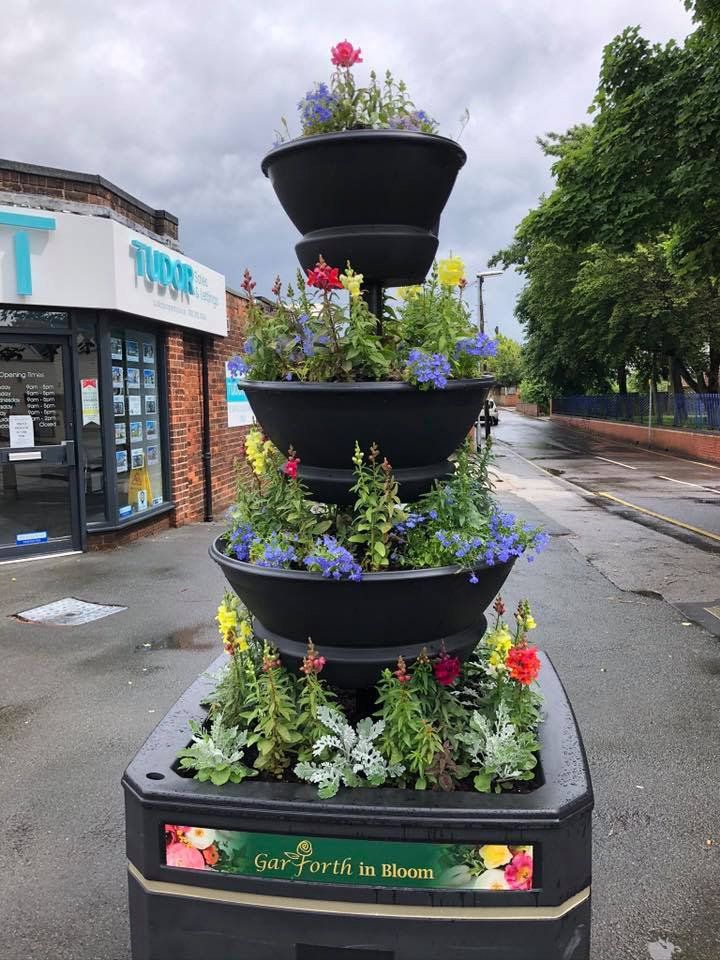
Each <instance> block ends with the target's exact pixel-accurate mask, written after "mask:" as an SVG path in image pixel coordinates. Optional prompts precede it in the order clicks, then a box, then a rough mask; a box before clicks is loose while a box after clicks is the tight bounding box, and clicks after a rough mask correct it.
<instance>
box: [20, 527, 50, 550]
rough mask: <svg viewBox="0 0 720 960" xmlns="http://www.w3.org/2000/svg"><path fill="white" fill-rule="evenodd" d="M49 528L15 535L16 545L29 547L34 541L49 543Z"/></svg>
mask: <svg viewBox="0 0 720 960" xmlns="http://www.w3.org/2000/svg"><path fill="white" fill-rule="evenodd" d="M47 541H48V535H47V530H36V531H35V532H34V533H18V534H17V535H16V537H15V546H16V547H27V546H30V544H32V543H47Z"/></svg>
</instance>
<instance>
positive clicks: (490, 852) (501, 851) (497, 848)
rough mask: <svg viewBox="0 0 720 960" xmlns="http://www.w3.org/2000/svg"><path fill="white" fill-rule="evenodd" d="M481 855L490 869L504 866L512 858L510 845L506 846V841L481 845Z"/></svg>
mask: <svg viewBox="0 0 720 960" xmlns="http://www.w3.org/2000/svg"><path fill="white" fill-rule="evenodd" d="M480 856H481V857H482V858H483V863H484V864H485V866H486V867H487V869H488V870H495V869H497V868H498V867H504V866H505V864H506V863H510V861H511V860H512V853H510V847H506V846H505V844H504V843H486V844H485V846H483V847H480Z"/></svg>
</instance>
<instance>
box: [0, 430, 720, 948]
mask: <svg viewBox="0 0 720 960" xmlns="http://www.w3.org/2000/svg"><path fill="white" fill-rule="evenodd" d="M520 426H522V425H520ZM504 428H505V423H504V422H503V423H501V427H500V430H503V429H504ZM518 429H520V427H519V428H518ZM497 447H498V449H499V450H500V456H499V462H498V470H499V471H500V479H501V482H500V483H499V484H498V488H499V490H500V491H502V493H501V496H502V499H503V501H504V502H505V504H506V505H508V506H509V507H510V508H511V509H514V510H515V511H516V512H518V513H519V514H521V515H522V516H524V517H527V518H528V519H532V520H538V521H541V522H544V523H545V525H546V527H547V529H548V530H549V531H550V533H551V534H552V543H551V547H550V548H549V549H548V550H547V552H546V553H545V554H543V556H542V557H540V558H539V559H538V560H537V561H536V562H535V563H534V564H527V563H525V562H524V561H521V562H519V563H518V564H516V567H515V570H514V571H513V574H512V576H511V578H510V580H509V582H508V585H507V589H506V591H505V594H506V599H507V600H508V601H509V602H510V603H512V604H514V603H516V602H517V600H518V599H520V598H521V597H528V598H529V599H530V601H531V603H532V606H533V611H534V613H535V616H536V619H537V621H538V624H539V626H538V629H537V631H536V632H535V634H534V639H535V640H536V642H537V643H538V644H539V645H540V646H542V647H543V648H545V649H546V650H547V651H548V653H549V654H550V656H551V657H552V659H553V661H554V663H555V665H556V667H557V668H558V670H559V672H560V675H561V677H562V678H563V681H564V683H565V685H566V687H567V690H568V693H569V695H570V698H571V700H572V702H573V704H574V707H575V710H576V713H577V716H578V720H579V723H580V727H581V730H582V732H583V735H584V738H585V745H586V748H587V751H588V757H589V760H590V766H591V769H592V774H593V781H594V786H595V791H596V812H595V819H594V880H593V913H594V923H593V954H592V957H593V960H648V958H649V960H718V957H720V926H719V924H718V919H719V916H720V908H719V904H718V880H717V878H718V875H719V874H720V817H719V816H718V801H717V783H718V774H719V773H720V762H719V761H720V756H719V750H718V726H717V717H718V716H719V715H720V649H719V647H718V640H717V638H716V637H714V636H713V635H712V634H711V633H709V632H708V631H706V630H705V629H703V628H702V627H701V626H699V625H698V624H696V623H693V622H691V621H690V620H689V619H687V618H686V617H685V616H683V614H682V613H681V612H680V611H679V610H678V609H676V608H675V607H674V606H671V605H669V604H668V603H667V602H665V601H664V600H663V599H662V596H661V595H660V594H659V593H658V592H650V591H648V592H645V593H643V592H637V591H635V589H634V587H633V586H632V585H631V586H630V587H628V585H627V584H625V585H624V584H623V577H624V576H625V573H623V571H626V572H627V569H628V566H624V565H622V564H619V565H618V566H617V569H615V568H613V571H612V572H613V576H612V577H610V576H609V575H608V573H607V571H606V570H605V569H603V565H605V564H608V563H609V561H608V559H607V555H609V553H610V552H611V551H610V550H609V548H608V547H607V544H606V545H605V547H603V550H602V551H599V554H598V555H599V556H601V560H600V561H598V560H597V559H596V558H593V557H592V556H589V555H588V554H587V550H588V549H589V545H590V543H591V540H592V537H591V531H592V529H594V528H593V526H592V525H593V523H595V522H597V523H598V524H599V526H598V527H597V530H598V531H599V533H598V536H599V538H600V539H601V540H602V541H603V543H604V539H605V531H606V529H607V528H606V526H605V525H606V524H607V523H611V526H612V531H611V537H610V539H611V540H612V539H613V538H616V537H617V538H620V537H621V538H622V539H621V540H618V543H621V544H622V545H623V546H622V551H623V552H624V550H625V549H626V548H627V549H628V550H630V549H631V546H632V543H633V542H634V539H635V538H636V537H637V536H638V535H642V536H650V535H653V536H655V537H666V535H665V534H662V533H658V532H657V531H654V530H648V529H647V528H645V527H642V526H638V524H636V523H635V522H634V521H632V520H628V519H626V518H624V517H623V516H621V515H618V516H615V515H612V514H608V513H607V511H606V510H604V509H602V508H600V507H598V506H597V505H595V504H593V503H591V502H588V501H587V500H585V499H584V494H583V493H582V491H580V490H579V489H575V488H571V487H568V486H564V485H563V484H562V478H559V479H556V478H553V477H551V476H548V475H546V474H538V471H537V470H536V469H535V468H534V467H532V466H531V465H529V464H528V463H527V462H526V460H522V459H520V457H519V455H518V453H517V452H513V450H511V448H510V447H507V446H505V447H503V444H502V442H500V443H498V444H497ZM520 465H522V469H521V466H520ZM523 471H526V473H527V475H526V473H524V472H523ZM536 475H539V476H541V477H542V481H543V483H548V484H550V483H552V484H555V485H556V486H555V487H554V488H553V490H554V491H555V496H554V497H553V495H552V493H553V490H551V489H550V487H547V488H545V487H543V488H541V489H539V488H535V487H533V483H534V482H535V477H536ZM511 488H512V489H511ZM571 495H572V497H574V501H573V500H571ZM595 515H596V520H592V516H595ZM598 517H599V518H600V519H597V518H598ZM569 521H572V523H570V522H569ZM601 521H602V522H601ZM575 527H578V528H580V529H581V532H580V533H577V532H575V529H574V528H575ZM218 530H219V527H218V526H217V525H207V524H198V525H196V526H190V527H183V528H181V529H179V530H172V531H168V532H165V533H163V534H161V535H159V536H157V537H154V538H152V539H146V540H141V541H138V542H136V543H134V544H131V545H129V546H127V547H123V548H121V549H120V550H116V551H112V552H106V553H100V554H98V553H95V554H84V555H81V556H72V557H65V558H56V559H50V560H41V561H36V562H32V563H23V564H14V565H5V566H0V650H2V669H1V670H0V736H2V749H0V806H1V809H2V818H3V831H2V832H3V836H4V842H3V843H2V844H0V931H2V935H1V936H0V960H50V958H52V960H129V957H130V953H129V946H128V922H127V907H126V887H125V857H124V824H123V806H122V796H121V790H120V782H119V781H120V776H121V773H122V770H123V768H124V766H125V765H126V763H127V762H128V760H129V759H130V758H131V757H132V755H133V754H134V753H135V751H136V750H137V748H138V747H139V745H140V744H141V742H142V741H143V739H144V738H145V737H146V736H147V734H148V733H149V732H150V730H151V729H152V727H153V726H154V724H155V723H156V722H157V721H158V720H159V719H160V718H161V717H162V715H163V713H164V711H165V710H167V709H168V708H169V707H170V705H171V704H172V703H173V702H174V700H175V699H176V698H177V696H178V695H179V694H180V692H181V691H182V690H183V689H184V688H185V687H187V686H188V685H189V684H190V682H191V681H192V680H193V679H194V677H195V676H196V675H197V674H198V673H200V672H202V671H203V670H204V669H205V667H206V666H207V665H208V664H209V663H210V661H211V660H212V659H213V658H214V657H215V656H216V654H217V651H218V649H219V646H218V640H217V635H216V631H215V627H214V624H213V616H214V613H215V608H216V606H217V603H218V600H219V598H220V596H221V594H222V591H223V589H224V584H223V578H222V576H221V575H220V572H219V570H217V568H216V567H214V565H213V564H212V563H211V561H210V560H209V558H208V557H207V545H208V543H209V541H210V540H211V538H212V537H213V536H215V535H217V532H218ZM667 539H668V540H669V541H671V543H672V548H673V549H674V550H677V551H678V554H679V559H680V560H682V558H683V557H684V556H685V554H688V558H686V559H685V560H684V561H683V562H684V563H685V566H684V567H683V570H686V571H687V572H688V576H689V571H690V570H691V569H693V567H694V565H696V564H697V562H698V561H697V557H696V553H695V551H697V553H698V554H699V555H701V556H702V557H703V558H704V559H705V562H706V563H711V562H712V563H715V562H716V561H717V560H718V557H717V556H716V555H714V554H712V553H708V552H705V551H704V550H702V549H700V548H699V547H697V546H693V545H691V544H688V543H683V542H681V541H678V540H676V539H675V538H674V537H669V536H667ZM668 549H669V548H668ZM657 550H658V544H657V543H655V542H653V543H652V544H649V545H647V546H646V552H645V553H644V555H643V556H642V558H640V557H631V558H630V562H629V567H632V566H633V565H634V563H636V562H642V564H643V567H644V568H645V569H646V571H648V573H647V576H651V573H650V571H653V570H654V568H655V567H656V566H657V562H658V561H657V558H658V556H660V554H658V552H657ZM603 558H604V559H603ZM652 576H659V575H658V574H657V573H653V574H652ZM636 582H644V581H642V578H641V577H640V575H639V573H637V574H636V578H635V580H631V581H630V583H631V584H634V583H636ZM66 596H74V597H78V598H81V599H83V600H87V601H93V602H97V603H103V604H117V605H120V606H124V607H126V608H127V609H126V610H123V611H121V612H118V613H116V614H113V615H112V616H108V617H106V618H105V619H102V620H98V621H95V622H94V623H90V624H87V625H76V626H72V627H49V626H40V625H33V624H29V623H21V622H19V621H17V620H15V619H13V617H12V615H13V614H15V613H17V612H19V611H22V610H25V609H28V608H30V607H34V606H36V605H39V604H42V603H47V602H50V601H53V600H57V599H60V598H62V597H66ZM168 960H171V958H168ZM217 960H226V958H217Z"/></svg>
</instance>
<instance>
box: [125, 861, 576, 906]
mask: <svg viewBox="0 0 720 960" xmlns="http://www.w3.org/2000/svg"><path fill="white" fill-rule="evenodd" d="M128 872H129V874H130V876H131V877H133V879H134V880H136V881H137V882H138V883H139V884H140V886H141V887H142V888H143V890H145V891H146V892H147V893H159V894H163V895H164V896H169V897H190V898H192V899H194V900H210V901H212V902H213V903H232V904H235V905H237V906H243V907H260V908H263V909H269V910H294V911H298V912H302V913H322V914H335V915H339V916H354V917H401V918H402V919H404V920H559V919H560V917H564V916H565V915H566V914H568V913H570V911H571V910H575V909H576V908H577V907H579V906H580V904H582V903H585V901H586V900H587V899H588V898H589V897H590V887H585V889H584V890H581V891H580V893H576V894H575V896H573V897H570V899H569V900H566V901H565V903H561V904H560V905H559V906H557V907H432V906H427V905H425V904H422V905H417V906H413V905H411V904H399V903H353V902H350V901H347V900H343V901H341V900H310V899H307V898H302V897H275V896H269V895H268V894H263V893H244V892H242V891H239V890H211V889H209V888H208V887H191V886H190V885H189V884H186V883H166V882H165V881H163V880H148V879H146V878H145V877H144V876H143V875H142V874H141V873H140V871H139V870H138V869H137V867H136V866H135V865H134V864H132V863H128Z"/></svg>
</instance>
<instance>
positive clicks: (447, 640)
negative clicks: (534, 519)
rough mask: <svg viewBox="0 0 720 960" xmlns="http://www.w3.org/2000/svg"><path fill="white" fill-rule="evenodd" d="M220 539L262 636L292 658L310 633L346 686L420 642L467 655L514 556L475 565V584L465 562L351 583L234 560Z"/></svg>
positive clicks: (225, 563) (218, 547)
mask: <svg viewBox="0 0 720 960" xmlns="http://www.w3.org/2000/svg"><path fill="white" fill-rule="evenodd" d="M223 539H224V538H223V537H219V538H218V539H217V540H216V541H215V543H213V544H212V545H211V546H210V556H211V557H212V559H213V560H214V561H215V562H216V563H217V564H218V565H219V566H220V567H221V568H222V571H223V573H224V574H225V577H226V579H227V581H228V583H229V584H230V586H231V587H232V588H233V590H234V591H235V593H237V595H238V596H239V597H240V599H241V600H242V601H243V603H244V604H245V606H246V607H247V608H248V610H249V611H250V612H251V613H252V614H253V616H254V617H255V632H256V634H257V636H259V637H260V638H262V639H267V640H270V641H271V642H272V643H273V644H274V645H275V646H276V647H277V648H278V650H279V651H280V653H281V654H282V655H283V658H284V659H285V660H287V662H288V663H289V664H293V663H294V664H297V663H299V662H300V661H301V660H302V657H303V653H304V651H305V646H306V644H307V640H308V637H311V638H312V640H313V643H314V644H315V645H316V646H317V647H318V648H319V650H320V652H321V653H322V654H323V655H324V656H325V657H326V658H327V660H328V665H327V668H326V676H327V677H328V679H329V680H330V681H331V682H332V683H336V684H337V685H338V686H341V687H345V688H348V689H352V688H362V687H367V686H372V685H373V684H375V683H376V682H377V679H378V676H379V674H380V671H381V670H382V669H383V668H384V667H387V666H391V665H393V664H394V663H395V662H396V661H397V658H398V656H400V655H402V656H404V657H406V658H410V659H412V658H414V657H417V656H418V654H419V653H420V651H421V650H422V648H423V647H427V649H428V652H429V653H430V654H435V653H437V652H439V651H440V648H441V646H442V645H444V647H445V649H446V650H447V652H448V653H449V654H451V655H454V656H459V657H461V658H464V657H466V656H468V655H469V654H470V652H471V651H472V649H473V648H474V647H475V645H476V644H477V643H478V641H479V640H480V638H481V637H482V634H483V632H484V630H485V625H486V621H485V617H484V612H485V610H486V609H487V608H488V607H489V606H490V604H491V603H492V601H493V599H494V598H495V596H496V595H497V593H498V592H499V590H500V589H501V588H502V586H503V584H504V583H505V581H506V580H507V578H508V576H509V575H510V571H511V570H512V567H513V563H514V562H515V560H514V558H513V559H512V560H509V561H508V562H507V563H498V564H495V565H494V566H491V567H490V566H484V567H478V568H477V570H476V571H475V575H476V577H477V578H478V583H470V579H469V576H470V575H469V574H468V572H467V571H465V570H461V569H460V567H435V568H432V569H429V570H395V571H388V572H383V573H366V574H364V575H363V578H362V580H360V581H358V582H354V581H351V580H332V579H326V578H324V577H323V576H321V575H320V574H319V573H307V572H305V571H302V570H276V569H272V568H268V567H259V566H257V565H256V564H254V563H244V562H242V561H240V560H234V559H232V558H231V557H228V556H226V555H225V554H224V553H223V552H222V551H223Z"/></svg>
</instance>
